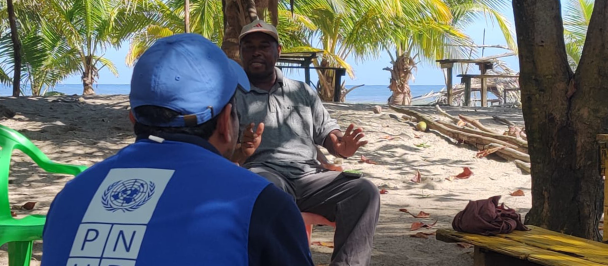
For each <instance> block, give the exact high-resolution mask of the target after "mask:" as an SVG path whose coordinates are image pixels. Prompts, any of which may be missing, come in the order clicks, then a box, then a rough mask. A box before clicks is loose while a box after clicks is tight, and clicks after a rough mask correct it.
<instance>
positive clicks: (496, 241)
mask: <svg viewBox="0 0 608 266" xmlns="http://www.w3.org/2000/svg"><path fill="white" fill-rule="evenodd" d="M533 228H536V227H533ZM539 231H540V230H538V231H537V230H536V229H533V230H531V231H514V232H513V233H510V234H504V235H498V236H483V235H476V234H466V233H460V232H456V231H454V230H448V229H439V230H437V239H438V240H443V239H449V241H452V242H466V243H470V244H473V245H475V246H477V247H481V248H485V249H488V250H492V251H494V252H497V253H500V254H504V255H507V256H511V257H515V258H518V259H520V260H528V261H531V262H534V263H536V264H538V265H545V266H573V265H580V266H599V265H608V261H605V262H597V261H591V260H587V257H584V258H581V257H577V256H578V255H579V254H578V253H582V252H585V250H584V249H582V250H579V252H578V253H576V252H575V253H567V254H565V253H560V252H556V251H551V250H547V249H543V248H541V247H538V246H534V245H530V244H528V243H523V242H520V241H518V240H515V239H512V238H509V237H510V236H512V235H513V234H517V235H518V237H519V238H522V237H523V236H524V235H526V234H527V235H530V236H533V234H534V233H536V232H539ZM547 231H548V230H547ZM532 232H534V233H532ZM541 235H542V233H541ZM516 238H517V237H516ZM582 240H583V241H582V242H586V241H585V240H584V239H582ZM587 241H588V240H587ZM536 242H537V243H538V242H540V241H539V240H536ZM590 242H592V241H590ZM595 243H597V244H600V245H604V246H606V245H605V244H601V243H598V242H595ZM588 245H591V244H587V245H583V244H581V243H579V244H578V246H579V247H580V248H584V247H586V246H588ZM545 246H546V245H545ZM570 249H571V248H570ZM606 252H608V249H607V248H606V247H604V253H606ZM593 253H595V251H594V252H593ZM592 257H593V256H592Z"/></svg>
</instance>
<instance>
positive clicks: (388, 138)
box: [381, 135, 395, 140]
mask: <svg viewBox="0 0 608 266" xmlns="http://www.w3.org/2000/svg"><path fill="white" fill-rule="evenodd" d="M381 139H386V140H393V139H395V138H394V137H393V136H391V135H386V136H384V137H381Z"/></svg>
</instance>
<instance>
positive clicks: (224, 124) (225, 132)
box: [216, 103, 238, 143]
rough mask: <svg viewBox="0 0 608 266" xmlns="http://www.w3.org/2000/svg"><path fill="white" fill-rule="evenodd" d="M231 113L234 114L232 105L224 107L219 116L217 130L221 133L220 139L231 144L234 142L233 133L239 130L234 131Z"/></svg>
mask: <svg viewBox="0 0 608 266" xmlns="http://www.w3.org/2000/svg"><path fill="white" fill-rule="evenodd" d="M231 112H232V104H231V103H229V104H227V105H226V106H224V109H222V112H221V113H220V114H219V117H218V120H217V126H216V130H217V131H218V133H219V137H220V138H221V140H222V141H224V142H227V143H229V142H231V141H232V132H233V131H234V130H238V129H234V128H233V126H232V123H231V115H230V114H231Z"/></svg>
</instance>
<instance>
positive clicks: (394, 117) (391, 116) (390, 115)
mask: <svg viewBox="0 0 608 266" xmlns="http://www.w3.org/2000/svg"><path fill="white" fill-rule="evenodd" d="M388 116H389V117H390V118H392V119H395V120H397V121H399V122H401V119H399V117H398V116H396V115H394V114H388Z"/></svg>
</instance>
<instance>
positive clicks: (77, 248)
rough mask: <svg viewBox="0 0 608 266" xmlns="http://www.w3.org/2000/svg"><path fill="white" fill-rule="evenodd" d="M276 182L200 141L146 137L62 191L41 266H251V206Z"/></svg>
mask: <svg viewBox="0 0 608 266" xmlns="http://www.w3.org/2000/svg"><path fill="white" fill-rule="evenodd" d="M269 184H270V183H269V182H268V181H266V180H265V179H263V178H261V177H259V176H257V175H255V174H253V173H251V172H249V171H248V170H246V169H244V168H240V167H238V166H236V165H235V164H233V163H231V162H230V161H228V160H226V159H224V158H223V157H221V156H220V155H218V154H216V153H214V152H212V151H210V150H207V149H204V148H202V147H200V146H197V145H194V144H189V143H183V142H175V141H164V142H163V143H157V142H152V141H149V140H140V141H138V142H136V143H135V144H132V145H130V146H128V147H126V148H124V149H123V150H121V151H120V152H119V153H118V154H116V155H115V156H113V157H110V158H109V159H107V160H105V161H103V162H101V163H98V164H96V165H95V166H93V167H91V168H90V169H88V170H87V171H85V172H83V173H82V174H81V175H79V176H78V177H76V178H75V179H74V180H72V181H70V182H68V184H67V185H66V186H65V188H64V189H63V190H62V191H61V192H60V193H59V194H58V195H57V197H56V198H55V200H54V201H53V204H52V205H51V208H50V210H49V214H48V219H47V224H46V226H45V231H44V235H43V256H42V265H44V266H58V265H68V266H110V265H117V266H118V265H119V266H134V265H138V266H154V265H163V266H164V265H167V266H169V265H176V266H177V265H179V266H181V265H230V266H236V265H248V261H249V257H248V253H247V251H248V247H247V246H248V245H247V244H248V235H249V222H250V220H251V213H252V209H253V206H254V204H255V202H256V199H257V197H258V195H259V193H260V192H261V191H262V190H263V189H264V188H265V187H266V186H268V185H269Z"/></svg>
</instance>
